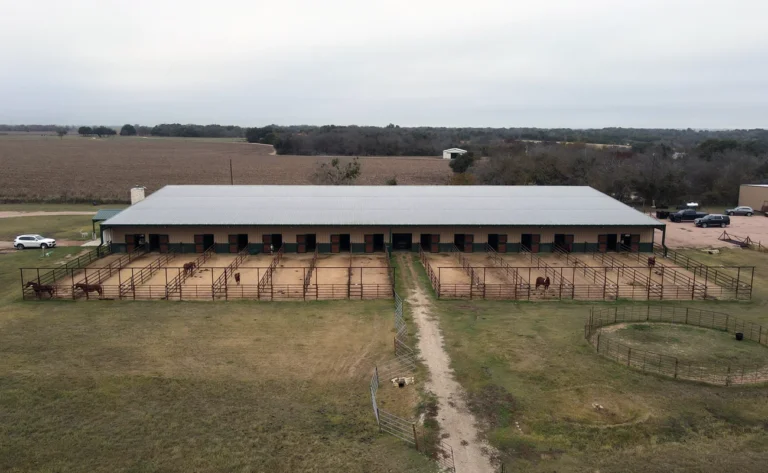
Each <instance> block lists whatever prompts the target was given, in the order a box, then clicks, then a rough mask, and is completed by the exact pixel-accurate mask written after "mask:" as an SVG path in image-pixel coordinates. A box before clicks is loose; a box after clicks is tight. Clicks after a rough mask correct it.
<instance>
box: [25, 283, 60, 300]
mask: <svg viewBox="0 0 768 473" xmlns="http://www.w3.org/2000/svg"><path fill="white" fill-rule="evenodd" d="M24 287H31V288H32V290H33V291H35V295H36V296H37V298H38V299H40V298H42V297H43V293H44V292H47V293H48V295H49V296H50V297H53V295H54V294H56V286H51V285H48V284H38V283H36V282H35V281H29V282H27V285H26V286H24Z"/></svg>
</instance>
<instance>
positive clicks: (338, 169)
mask: <svg viewBox="0 0 768 473" xmlns="http://www.w3.org/2000/svg"><path fill="white" fill-rule="evenodd" d="M359 176H360V160H359V159H358V158H354V159H353V160H352V161H351V162H348V163H346V164H345V165H342V164H341V161H340V160H339V158H333V159H331V162H330V163H320V165H319V166H318V167H317V169H316V170H315V173H314V174H313V175H312V182H313V183H315V184H322V185H331V186H349V185H352V184H354V183H355V181H356V180H357V178H358V177H359Z"/></svg>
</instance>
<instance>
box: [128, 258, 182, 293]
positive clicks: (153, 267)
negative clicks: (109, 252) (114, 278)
mask: <svg viewBox="0 0 768 473" xmlns="http://www.w3.org/2000/svg"><path fill="white" fill-rule="evenodd" d="M174 256H176V255H175V254H174V253H165V254H163V255H161V256H160V257H159V258H157V259H156V260H154V261H152V262H151V263H149V264H148V265H147V266H145V267H143V268H142V269H141V270H140V271H139V272H138V273H133V274H132V275H131V277H130V279H128V280H127V281H125V282H123V283H121V284H120V285H119V286H118V292H119V294H120V298H122V297H123V296H125V295H126V294H128V293H129V292H133V293H135V291H136V286H139V285H141V284H144V283H145V282H147V281H148V280H149V278H151V277H152V276H153V275H154V274H155V273H156V272H158V271H160V269H162V267H163V266H164V265H166V264H168V262H169V261H170V260H172V259H173V258H174Z"/></svg>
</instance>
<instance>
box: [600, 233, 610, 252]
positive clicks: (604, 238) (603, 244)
mask: <svg viewBox="0 0 768 473" xmlns="http://www.w3.org/2000/svg"><path fill="white" fill-rule="evenodd" d="M597 251H599V252H600V253H605V252H606V251H608V235H597Z"/></svg>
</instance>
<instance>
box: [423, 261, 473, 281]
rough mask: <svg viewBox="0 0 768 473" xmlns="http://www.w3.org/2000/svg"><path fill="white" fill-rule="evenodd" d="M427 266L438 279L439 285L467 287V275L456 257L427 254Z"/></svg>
mask: <svg viewBox="0 0 768 473" xmlns="http://www.w3.org/2000/svg"><path fill="white" fill-rule="evenodd" d="M427 258H428V260H429V265H430V266H432V269H433V270H434V271H435V274H437V275H438V278H439V279H440V285H441V286H443V285H450V284H466V285H469V284H470V281H469V275H468V274H467V273H466V272H465V271H464V269H463V268H462V267H461V264H460V263H459V260H458V258H456V255H454V254H452V253H429V254H428V255H427Z"/></svg>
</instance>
